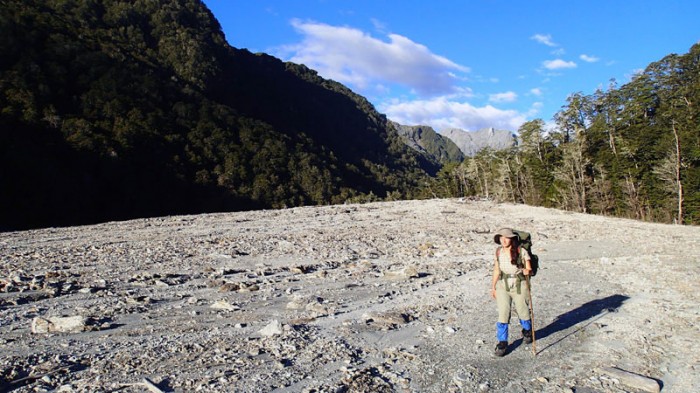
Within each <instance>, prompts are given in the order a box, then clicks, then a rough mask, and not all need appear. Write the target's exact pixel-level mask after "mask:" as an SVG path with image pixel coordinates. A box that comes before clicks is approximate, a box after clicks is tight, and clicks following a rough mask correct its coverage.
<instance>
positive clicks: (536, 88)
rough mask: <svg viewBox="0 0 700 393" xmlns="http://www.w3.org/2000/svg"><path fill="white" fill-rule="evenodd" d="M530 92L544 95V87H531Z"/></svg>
mask: <svg viewBox="0 0 700 393" xmlns="http://www.w3.org/2000/svg"><path fill="white" fill-rule="evenodd" d="M530 93H531V94H532V95H535V96H538V97H539V96H541V95H542V89H540V88H539V87H535V88H534V89H530Z"/></svg>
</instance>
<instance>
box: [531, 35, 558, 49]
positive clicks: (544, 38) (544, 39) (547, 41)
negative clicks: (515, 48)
mask: <svg viewBox="0 0 700 393" xmlns="http://www.w3.org/2000/svg"><path fill="white" fill-rule="evenodd" d="M530 39H531V40H535V41H537V42H539V43H540V44H544V45H547V46H557V44H555V43H554V41H552V36H551V35H549V34H535V35H533V36H532V37H530Z"/></svg>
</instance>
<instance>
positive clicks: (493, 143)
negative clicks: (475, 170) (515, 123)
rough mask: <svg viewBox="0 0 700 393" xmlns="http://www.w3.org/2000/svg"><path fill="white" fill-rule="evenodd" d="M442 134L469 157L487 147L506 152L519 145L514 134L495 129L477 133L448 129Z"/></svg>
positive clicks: (485, 129) (483, 129) (441, 132)
mask: <svg viewBox="0 0 700 393" xmlns="http://www.w3.org/2000/svg"><path fill="white" fill-rule="evenodd" d="M440 134H442V135H443V136H444V137H447V138H449V139H450V140H452V141H453V142H454V143H455V144H456V145H457V146H458V147H459V149H460V150H461V151H462V153H464V155H465V156H468V157H473V156H475V155H476V154H477V153H478V152H479V151H480V150H482V149H484V148H487V147H488V148H491V149H493V150H504V149H508V148H511V147H513V146H517V144H518V140H517V137H516V135H515V134H514V133H513V132H511V131H507V130H498V129H495V128H493V127H490V128H482V129H480V130H477V131H465V130H462V129H459V128H448V129H445V130H442V131H440Z"/></svg>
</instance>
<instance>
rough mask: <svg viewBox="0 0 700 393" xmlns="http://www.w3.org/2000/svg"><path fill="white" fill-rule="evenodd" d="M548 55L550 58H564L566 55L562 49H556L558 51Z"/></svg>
mask: <svg viewBox="0 0 700 393" xmlns="http://www.w3.org/2000/svg"><path fill="white" fill-rule="evenodd" d="M550 53H551V54H552V56H557V57H561V56H564V55H565V54H566V50H565V49H564V48H558V49H555V50H553V51H551V52H550Z"/></svg>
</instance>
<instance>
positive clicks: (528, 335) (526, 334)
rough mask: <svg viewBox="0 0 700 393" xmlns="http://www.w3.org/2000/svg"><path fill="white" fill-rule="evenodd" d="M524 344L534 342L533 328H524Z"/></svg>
mask: <svg viewBox="0 0 700 393" xmlns="http://www.w3.org/2000/svg"><path fill="white" fill-rule="evenodd" d="M523 344H532V330H525V329H523Z"/></svg>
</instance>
